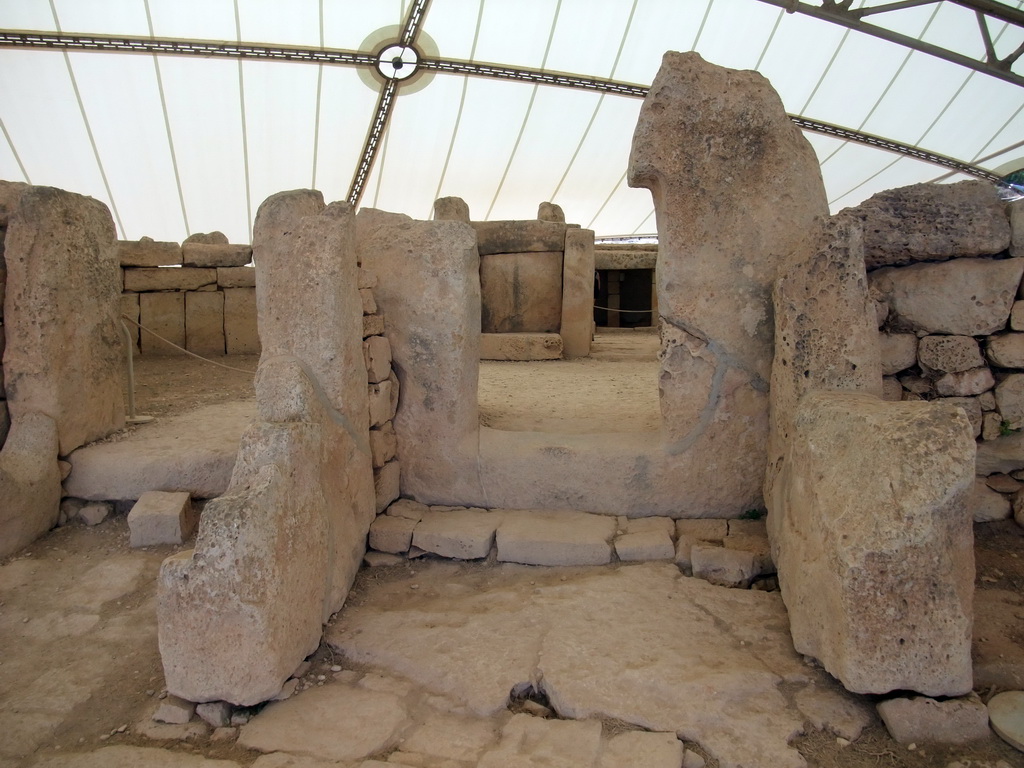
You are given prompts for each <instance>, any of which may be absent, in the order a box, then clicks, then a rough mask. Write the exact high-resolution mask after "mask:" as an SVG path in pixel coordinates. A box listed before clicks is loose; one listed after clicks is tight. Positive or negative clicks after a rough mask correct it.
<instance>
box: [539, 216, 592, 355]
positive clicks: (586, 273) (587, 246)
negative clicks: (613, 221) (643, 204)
mask: <svg viewBox="0 0 1024 768" xmlns="http://www.w3.org/2000/svg"><path fill="white" fill-rule="evenodd" d="M544 205H545V203H541V206H542V207H543V206H544ZM547 205H551V204H550V203H547ZM555 207H556V208H557V206H555ZM559 213H561V209H559ZM593 327H594V233H593V231H592V230H589V229H568V230H566V232H565V255H564V258H563V262H562V319H561V323H560V325H559V334H560V335H561V337H562V351H563V354H564V355H565V357H567V358H570V359H571V358H575V357H586V356H587V355H589V354H590V342H591V340H592V339H593V336H594V332H593Z"/></svg>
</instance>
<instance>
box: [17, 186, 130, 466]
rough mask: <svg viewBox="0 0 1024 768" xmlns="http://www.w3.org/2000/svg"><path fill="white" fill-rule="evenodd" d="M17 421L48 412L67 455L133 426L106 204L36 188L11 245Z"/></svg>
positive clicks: (22, 208)
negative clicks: (124, 390) (127, 413)
mask: <svg viewBox="0 0 1024 768" xmlns="http://www.w3.org/2000/svg"><path fill="white" fill-rule="evenodd" d="M4 258H5V260H6V262H7V293H6V299H5V305H4V325H5V328H6V336H7V346H6V349H5V351H4V358H3V362H4V377H5V379H6V386H7V397H8V401H9V408H10V411H11V420H12V421H17V419H18V417H19V416H20V415H22V414H26V413H30V412H38V413H45V414H46V415H48V416H49V417H50V418H51V419H53V421H54V422H55V423H56V425H57V434H58V438H59V442H60V449H59V450H60V453H61V455H67V454H68V453H70V452H71V451H73V450H74V449H75V448H77V447H79V446H80V445H84V444H85V443H87V442H89V441H91V440H97V439H99V438H101V437H105V436H106V435H108V434H110V433H111V432H113V431H115V430H117V429H120V428H121V427H122V426H124V401H123V399H122V397H123V396H122V394H121V375H122V371H123V368H124V365H123V359H122V354H123V352H122V346H121V345H122V342H123V339H122V331H121V328H120V325H119V321H118V317H119V314H120V309H119V308H120V297H121V270H120V266H119V264H118V256H117V247H116V240H115V238H114V223H113V221H112V219H111V218H110V212H109V211H108V210H107V209H106V206H104V205H103V204H102V203H100V202H99V201H97V200H94V199H92V198H90V197H85V196H83V195H76V194H74V193H71V192H65V191H64V190H60V189H54V188H52V187H30V188H29V189H28V190H27V191H26V192H25V193H24V194H23V195H22V196H21V199H20V203H19V205H18V208H17V211H16V212H15V213H14V215H13V216H12V217H11V220H10V225H9V227H8V230H7V237H6V240H5V243H4Z"/></svg>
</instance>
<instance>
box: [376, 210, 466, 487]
mask: <svg viewBox="0 0 1024 768" xmlns="http://www.w3.org/2000/svg"><path fill="white" fill-rule="evenodd" d="M356 221H357V227H358V233H359V234H358V238H357V241H358V244H359V254H360V263H361V264H362V266H363V267H364V268H365V269H369V270H371V271H373V272H375V273H377V274H379V275H388V279H387V280H385V281H382V282H381V283H380V284H379V285H378V286H377V289H376V293H375V295H376V299H377V303H378V305H379V306H380V308H381V311H383V312H384V314H385V315H386V316H387V318H388V325H387V337H388V340H389V341H390V342H391V353H392V356H393V358H394V360H395V364H396V369H397V370H398V372H399V374H400V377H399V381H400V383H401V389H402V407H401V409H400V410H399V412H398V414H397V415H396V416H395V420H394V424H395V432H396V434H397V435H398V455H399V456H401V457H402V493H403V495H405V496H409V497H412V498H416V499H419V500H420V501H425V502H433V501H436V502H438V503H445V502H448V501H451V502H452V503H458V502H459V501H460V497H461V501H462V502H463V503H482V499H481V500H480V501H479V502H478V501H477V497H479V496H480V485H479V482H478V481H477V480H476V478H475V477H473V476H471V475H469V476H467V473H466V472H465V470H464V468H463V466H464V461H465V459H463V458H462V456H460V453H461V452H462V451H463V450H467V451H469V450H471V449H469V448H465V449H464V448H463V446H464V445H466V444H469V445H471V444H472V443H474V442H475V435H476V432H477V429H478V428H479V417H478V412H477V400H476V388H477V377H478V373H479V366H480V362H479V361H480V279H479V270H480V260H479V257H478V256H477V252H476V247H475V233H474V231H473V228H472V227H470V226H469V225H467V224H462V223H460V222H456V221H431V222H426V221H414V220H413V219H410V218H409V217H407V216H402V215H400V214H392V213H385V212H383V211H377V210H373V209H367V208H363V209H362V210H361V211H360V212H359V215H358V216H357V217H356ZM412 286H415V290H411V287H412ZM439 306H444V307H446V311H445V312H444V313H443V322H439V318H441V317H442V315H440V314H439V313H438V311H437V308H438V307H439ZM441 382H444V383H443V384H441ZM385 421H386V419H385ZM439 446H445V448H444V449H443V450H439V449H438V447H439ZM438 487H444V488H446V489H447V492H448V493H450V494H451V496H452V498H450V499H449V498H443V497H439V496H438V495H437V491H436V489H437V488H438Z"/></svg>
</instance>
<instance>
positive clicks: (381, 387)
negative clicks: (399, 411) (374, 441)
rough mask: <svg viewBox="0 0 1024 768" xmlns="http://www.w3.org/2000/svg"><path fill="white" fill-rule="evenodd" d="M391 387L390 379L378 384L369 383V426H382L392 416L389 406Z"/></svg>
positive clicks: (391, 398)
mask: <svg viewBox="0 0 1024 768" xmlns="http://www.w3.org/2000/svg"><path fill="white" fill-rule="evenodd" d="M392 389H393V384H392V382H391V380H390V379H389V380H387V381H382V382H380V383H378V384H370V386H369V387H368V388H367V392H368V393H369V394H368V399H369V406H368V407H369V414H370V426H371V427H380V426H383V425H384V424H385V423H386V422H388V421H391V419H392V418H393V417H394V415H395V414H394V412H393V411H392V407H391V406H392V400H393V397H392Z"/></svg>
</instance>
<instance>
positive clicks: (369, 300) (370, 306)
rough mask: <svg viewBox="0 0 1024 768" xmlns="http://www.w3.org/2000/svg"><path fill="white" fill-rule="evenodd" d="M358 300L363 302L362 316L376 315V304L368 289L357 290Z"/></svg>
mask: <svg viewBox="0 0 1024 768" xmlns="http://www.w3.org/2000/svg"><path fill="white" fill-rule="evenodd" d="M359 298H360V299H362V301H363V314H364V315H375V314H377V302H376V300H375V299H374V298H373V291H372V290H371V289H369V288H360V289H359Z"/></svg>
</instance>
